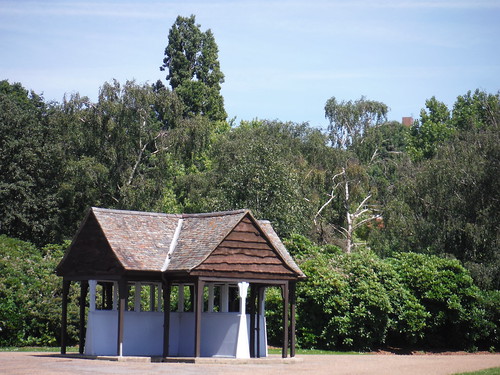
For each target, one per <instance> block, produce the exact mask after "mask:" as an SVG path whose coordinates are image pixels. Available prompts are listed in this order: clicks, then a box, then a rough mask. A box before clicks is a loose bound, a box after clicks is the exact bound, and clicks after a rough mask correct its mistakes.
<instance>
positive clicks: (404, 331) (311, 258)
mask: <svg viewBox="0 0 500 375" xmlns="http://www.w3.org/2000/svg"><path fill="white" fill-rule="evenodd" d="M286 245H287V247H288V248H289V249H290V251H291V252H292V253H293V254H294V255H295V256H296V258H297V260H298V262H299V263H300V266H301V268H302V270H303V271H304V272H305V273H306V275H307V276H308V278H307V280H305V281H304V282H301V283H299V284H298V289H297V305H298V307H297V341H298V344H299V346H301V347H303V348H318V349H351V350H368V349H373V348H374V347H377V346H381V345H391V346H411V345H418V346H421V347H434V348H437V347H439V348H444V347H448V348H455V349H468V350H476V349H478V348H485V349H490V350H491V348H496V347H497V346H498V317H499V307H498V306H499V304H498V303H497V302H498V297H499V296H498V293H494V292H492V293H481V291H480V290H479V288H478V287H477V286H475V285H474V283H473V280H472V278H471V276H470V274H469V272H468V271H467V270H466V269H465V268H464V267H463V266H462V265H461V263H460V262H459V261H458V260H453V259H445V258H440V257H437V256H434V255H425V254H415V253H401V254H397V255H395V256H394V257H393V258H387V259H381V258H379V257H378V256H377V255H375V254H374V253H373V252H371V251H368V250H360V251H358V252H355V253H352V254H346V253H342V252H340V251H339V250H338V249H335V248H333V247H321V246H317V245H315V244H313V243H312V242H310V241H309V240H307V239H305V238H303V237H300V236H295V237H293V238H292V239H291V240H289V241H287V242H286ZM271 297H272V298H270V302H271V304H268V308H270V309H271V311H272V310H273V307H277V306H278V305H277V301H278V299H279V298H280V296H279V295H278V294H276V295H272V296H271ZM270 316H273V315H272V312H271V313H270ZM271 328H273V326H272V327H271ZM271 336H272V335H271Z"/></svg>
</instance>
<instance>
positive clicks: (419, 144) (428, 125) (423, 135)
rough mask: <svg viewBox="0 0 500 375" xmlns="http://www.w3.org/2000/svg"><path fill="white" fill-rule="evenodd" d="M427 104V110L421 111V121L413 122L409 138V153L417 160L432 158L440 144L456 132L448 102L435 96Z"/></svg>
mask: <svg viewBox="0 0 500 375" xmlns="http://www.w3.org/2000/svg"><path fill="white" fill-rule="evenodd" d="M425 106H426V108H427V110H425V109H422V110H421V111H420V121H415V122H414V123H413V125H412V127H411V130H410V134H409V138H408V153H409V154H410V156H411V157H412V159H413V160H416V161H419V160H423V159H430V158H432V157H433V156H434V154H435V153H436V150H437V148H438V146H439V145H441V144H442V143H443V142H444V141H446V140H447V139H449V138H450V137H451V135H452V134H453V133H454V127H453V125H452V124H451V122H450V111H449V110H448V107H447V106H446V104H444V103H442V102H440V101H438V100H437V99H436V98H435V97H434V96H433V97H432V98H431V99H428V100H426V102H425Z"/></svg>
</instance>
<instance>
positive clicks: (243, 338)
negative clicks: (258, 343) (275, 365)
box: [236, 282, 250, 358]
mask: <svg viewBox="0 0 500 375" xmlns="http://www.w3.org/2000/svg"><path fill="white" fill-rule="evenodd" d="M248 285H249V284H248V283H247V282H241V283H238V288H239V292H240V326H239V328H238V343H237V344H236V358H250V345H249V342H248V326H247V313H246V301H247V291H248Z"/></svg>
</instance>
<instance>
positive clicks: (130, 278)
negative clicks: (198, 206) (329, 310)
mask: <svg viewBox="0 0 500 375" xmlns="http://www.w3.org/2000/svg"><path fill="white" fill-rule="evenodd" d="M57 275H59V276H62V277H63V306H62V340H61V341H62V342H61V353H62V354H64V353H65V352H66V342H67V303H68V293H69V287H70V284H71V282H75V281H76V282H80V288H81V289H80V290H81V293H80V353H84V352H85V354H89V355H118V356H122V355H147V356H163V357H171V356H187V357H201V356H203V357H212V356H224V357H236V358H248V357H263V356H267V333H266V320H265V315H264V309H265V307H264V298H265V297H264V296H265V289H266V288H267V287H279V288H281V291H282V296H283V311H282V314H283V348H282V356H283V357H284V358H285V357H287V355H288V348H289V346H290V356H292V357H293V356H294V355H295V284H296V282H297V281H298V280H300V279H302V278H305V275H304V274H303V273H302V271H301V270H300V269H299V267H298V266H297V264H296V263H295V262H294V261H293V259H292V257H291V256H290V254H289V253H288V252H287V250H286V248H285V246H284V245H283V243H282V242H281V241H280V239H279V237H278V236H277V234H276V232H275V231H274V230H273V228H272V226H271V224H270V223H269V222H268V221H262V220H256V219H255V218H254V217H253V215H252V214H251V212H250V211H248V210H236V211H226V212H214V213H203V214H162V213H149V212H135V211H122V210H110V209H102V208H95V207H94V208H91V209H90V210H89V212H88V213H87V216H86V217H85V219H84V221H83V222H82V224H81V226H80V228H79V230H78V232H77V234H76V235H75V237H74V239H73V242H72V244H71V246H70V247H69V249H68V250H67V252H66V254H65V256H64V258H63V259H62V261H61V262H60V264H59V265H58V267H57ZM89 289H90V298H89V301H90V303H89V308H88V314H87V312H86V306H85V301H86V299H87V294H88V293H89ZM247 289H249V293H248V292H247ZM248 294H249V296H248ZM247 310H248V311H247Z"/></svg>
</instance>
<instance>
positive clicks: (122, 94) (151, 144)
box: [57, 80, 183, 235]
mask: <svg viewBox="0 0 500 375" xmlns="http://www.w3.org/2000/svg"><path fill="white" fill-rule="evenodd" d="M179 107H180V105H179V100H178V98H177V97H176V95H175V94H174V93H172V91H170V90H167V89H165V88H158V87H154V86H150V85H148V84H142V85H140V84H137V83H135V82H134V81H127V82H126V83H125V84H124V85H121V84H120V83H119V82H117V81H116V80H115V81H113V82H111V83H108V82H106V83H104V84H103V86H102V87H101V89H100V92H99V99H98V101H97V103H92V102H90V101H89V100H88V98H81V97H79V95H74V96H72V97H71V98H70V99H69V100H65V102H64V103H63V104H62V105H61V106H60V108H59V113H58V118H57V120H58V122H59V123H61V124H62V125H63V128H64V131H65V132H66V135H65V137H66V142H65V155H66V163H65V168H64V171H63V177H64V182H63V183H62V185H61V189H60V196H61V198H62V211H63V214H62V215H61V221H62V222H63V223H66V225H67V233H66V234H67V235H71V234H72V233H73V232H74V229H75V228H74V225H76V223H77V222H78V221H79V220H81V217H82V215H83V213H84V211H85V210H86V209H87V208H88V207H89V206H91V205H100V206H104V207H115V208H122V209H135V210H153V209H154V208H162V207H166V206H168V204H166V201H165V199H164V194H167V195H169V196H170V198H169V199H170V200H171V199H172V194H171V192H172V187H171V182H172V180H173V177H174V176H176V175H177V174H182V173H183V166H182V164H181V163H180V162H179V161H178V160H177V159H176V158H175V157H174V155H175V150H174V147H173V145H172V144H171V138H172V133H173V132H175V131H176V129H177V128H178V127H179V126H180V125H179V124H180V120H179V118H178V117H180V113H179V112H178V111H179ZM161 202H163V203H161ZM171 203H172V205H173V206H175V203H173V202H171ZM70 223H71V225H69V224H70Z"/></svg>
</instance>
